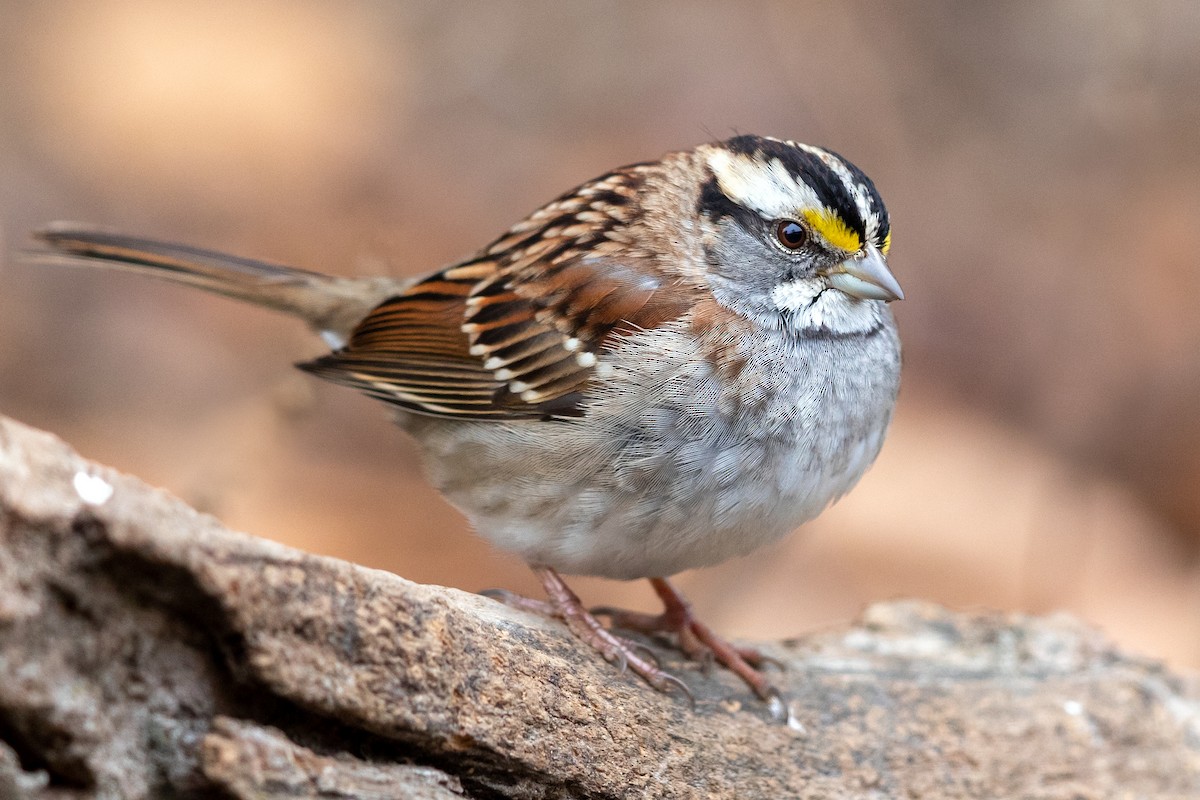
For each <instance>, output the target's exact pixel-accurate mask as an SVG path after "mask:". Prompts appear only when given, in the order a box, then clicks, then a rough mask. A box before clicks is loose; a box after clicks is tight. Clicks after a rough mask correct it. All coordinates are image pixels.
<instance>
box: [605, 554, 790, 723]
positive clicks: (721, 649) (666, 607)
mask: <svg viewBox="0 0 1200 800" xmlns="http://www.w3.org/2000/svg"><path fill="white" fill-rule="evenodd" d="M649 580H650V585H651V586H653V587H654V592H655V593H656V594H657V595H658V597H659V599H660V600H662V602H663V612H662V613H661V614H657V615H651V614H639V613H637V612H634V611H622V610H619V609H611V608H597V609H594V610H593V613H595V614H601V615H603V616H606V617H608V618H609V620H610V621H611V622H612V624H613V627H616V628H625V629H626V630H633V631H639V632H641V633H673V634H675V635H676V636H677V637H678V640H679V649H680V650H682V651H683V652H684V653H685V654H687V656H688V657H689V658H692V659H695V660H697V661H711V660H716V661H717V662H718V663H720V664H722V665H723V666H725V667H726V668H727V669H729V670H730V671H731V672H733V673H734V674H736V675H737V676H738V677H739V678H741V679H742V680H743V681H745V682H746V685H748V686H749V687H750V688H751V689H752V690H753V691H754V693H755V694H756V695H758V696H759V697H760V698H762V699H763V700H768V701H774V700H777V699H778V698H779V697H780V694H779V691H778V690H777V689H776V688H775V687H774V686H772V685H771V683H770V681H768V680H767V678H766V676H765V675H763V674H762V673H761V672H760V671H759V670H758V668H759V667H761V666H762V665H763V664H765V663H767V662H769V661H770V660H771V659H769V658H767V657H766V656H764V655H763V654H762V653H760V652H759V651H757V650H753V649H750V648H743V647H735V646H734V645H732V644H730V643H729V642H728V641H726V640H725V639H723V638H721V637H720V636H718V635H717V634H716V633H715V632H714V631H713V630H712V628H710V627H708V626H707V625H705V624H704V623H703V622H701V621H700V620H698V619H696V616H695V614H693V613H692V605H691V603H689V602H688V601H687V599H686V598H684V596H683V595H681V594H680V593H679V592H678V590H676V589H675V587H674V586H672V585H671V584H670V582H668V581H667V579H666V578H650V579H649Z"/></svg>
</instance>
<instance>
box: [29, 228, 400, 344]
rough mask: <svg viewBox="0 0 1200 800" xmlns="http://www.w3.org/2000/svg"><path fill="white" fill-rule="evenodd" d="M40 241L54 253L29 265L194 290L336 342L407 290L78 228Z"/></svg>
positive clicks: (43, 235) (49, 233) (41, 254)
mask: <svg viewBox="0 0 1200 800" xmlns="http://www.w3.org/2000/svg"><path fill="white" fill-rule="evenodd" d="M34 236H35V237H36V238H38V239H40V240H41V241H43V242H45V243H46V244H47V245H49V246H50V248H51V249H49V250H38V251H30V252H28V253H26V258H27V259H28V260H30V261H33V262H39V263H49V264H66V265H72V266H88V267H106V268H109V269H120V270H127V271H129V272H137V273H141V274H144V275H150V276H152V277H155V278H162V279H164V280H169V281H174V282H176V283H182V284H185V285H188V286H195V287H197V288H200V289H204V290H206V291H209V292H215V293H216V294H221V295H225V296H226V297H233V298H236V299H238V300H245V301H247V302H250V303H254V304H256V305H260V306H266V307H268V308H273V309H276V310H279V311H284V312H287V313H289V314H292V315H294V316H297V317H299V318H301V319H302V320H304V321H305V322H307V323H308V324H309V326H310V327H312V328H313V329H314V330H316V331H318V332H320V333H322V334H324V335H326V336H327V338H328V337H329V336H330V335H331V336H332V337H333V338H334V339H335V340H337V339H342V340H344V339H345V338H346V337H347V336H348V335H349V333H350V331H351V330H352V329H353V328H354V326H355V325H356V324H358V322H359V321H360V320H361V319H362V318H363V317H365V316H366V315H367V313H368V312H370V311H371V309H373V308H374V307H375V306H377V305H378V304H379V303H381V302H382V301H384V300H386V299H387V298H388V297H389V296H391V295H393V294H396V293H397V292H399V291H400V289H401V288H403V286H404V283H403V282H401V281H399V280H396V279H393V278H360V279H351V278H338V277H333V276H330V275H322V274H321V273H319V272H309V271H308V270H302V269H296V268H294V267H285V266H283V265H281V264H271V263H268V262H265V261H255V260H253V259H249V258H239V257H238V256H231V255H226V254H224V253H218V252H215V251H212V250H202V249H200V248H197V247H190V246H188V245H183V244H175V243H172V242H162V241H156V240H154V239H142V238H139V237H135V236H125V235H123V234H119V233H111V232H109V231H104V230H98V229H96V228H91V227H88V226H85V225H80V224H77V223H71V222H55V223H51V224H50V225H48V226H46V227H45V228H43V229H42V230H39V231H36V232H35V233H34Z"/></svg>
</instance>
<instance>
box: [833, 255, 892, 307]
mask: <svg viewBox="0 0 1200 800" xmlns="http://www.w3.org/2000/svg"><path fill="white" fill-rule="evenodd" d="M825 275H826V277H827V278H828V279H829V285H830V286H832V287H833V288H835V289H841V290H842V291H843V292H845V293H846V294H848V295H850V296H851V297H857V298H858V299H860V300H886V301H887V302H889V303H890V302H891V301H893V300H903V299H904V290H903V289H901V288H900V284H899V283H898V282H897V281H896V278H895V276H894V275H892V272H891V270H889V269H888V266H887V261H886V260H884V257H883V253H881V252H879V248H878V247H876V246H875V245H873V244H869V245H867V246H866V248H864V249H863V250H862V252H860V253H858V254H856V255H854V256H853V257H851V258H847V259H846V260H845V261H843V262H842V263H840V264H838V265H837V266H836V267H834V268H833V269H831V270H829V271H828V272H827V273H825Z"/></svg>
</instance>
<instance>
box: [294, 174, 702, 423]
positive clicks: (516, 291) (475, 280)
mask: <svg viewBox="0 0 1200 800" xmlns="http://www.w3.org/2000/svg"><path fill="white" fill-rule="evenodd" d="M640 180H641V177H640V174H639V173H638V172H637V170H636V169H635V170H629V171H628V172H624V173H622V172H618V173H613V174H610V175H607V176H604V177H602V178H600V179H597V181H594V182H593V183H591V184H588V185H585V186H584V187H581V188H580V189H579V190H577V191H576V192H575V193H574V194H570V195H564V196H563V197H561V198H559V199H558V200H556V201H554V202H553V203H551V204H549V205H548V206H546V207H544V208H542V209H540V210H539V211H537V212H535V213H534V214H533V215H531V216H530V217H529V219H527V220H525V221H524V222H522V223H519V224H518V225H516V226H514V228H512V229H511V230H510V231H509V232H508V233H507V234H505V235H504V236H502V237H501V238H500V239H498V240H497V241H496V242H495V243H493V244H492V245H491V246H490V247H488V248H486V249H485V250H484V251H483V255H481V256H480V257H479V258H477V259H474V260H471V261H468V262H465V263H463V264H459V265H456V266H453V267H449V268H447V269H445V270H442V271H441V272H439V273H436V274H434V275H431V276H430V277H428V278H426V279H425V280H423V281H421V282H419V283H416V284H414V285H413V286H411V287H409V288H408V289H406V290H405V291H404V292H402V293H401V294H399V295H397V296H396V297H393V298H391V299H389V300H387V301H386V302H384V303H382V304H381V305H380V306H378V307H377V308H376V309H375V310H374V311H372V312H371V313H370V314H368V315H367V317H366V318H365V319H363V321H362V322H361V323H360V324H359V325H358V327H357V328H356V329H355V331H354V333H353V334H352V336H351V338H350V341H349V343H348V344H347V346H346V347H345V348H343V349H342V350H339V351H338V352H335V353H331V354H329V355H328V356H325V357H323V358H319V359H316V360H315V361H312V362H309V363H307V364H303V365H301V367H302V368H303V369H306V370H308V371H309V372H313V373H315V374H318V375H320V376H321V377H324V378H327V379H329V380H332V381H334V382H337V383H341V384H346V385H349V386H353V387H355V388H358V389H360V390H362V391H363V392H365V393H367V394H369V395H371V396H373V397H377V398H379V399H381V400H385V401H387V402H390V403H394V404H397V405H400V406H402V407H404V408H407V409H409V410H412V411H416V412H419V413H423V414H432V415H436V416H448V417H455V418H459V419H493V420H494V419H538V418H545V417H547V416H555V415H578V414H580V413H582V408H581V402H582V397H583V390H584V388H585V386H586V384H587V382H588V381H589V380H590V379H591V378H592V376H593V374H594V372H595V370H596V366H597V363H598V360H597V359H598V357H599V356H600V355H601V354H602V353H603V351H604V348H605V344H606V341H607V340H608V338H609V337H610V336H612V335H613V334H614V333H615V332H618V331H621V330H638V329H647V328H653V327H655V326H657V325H660V324H662V323H663V322H664V321H666V320H668V319H674V318H676V317H678V316H680V315H681V314H683V313H684V312H685V311H686V310H687V308H688V307H690V306H691V305H692V303H693V302H694V301H695V297H694V295H693V294H691V293H689V292H687V291H680V289H679V287H678V286H672V287H671V290H670V291H664V288H665V287H664V284H663V281H664V280H665V279H664V278H663V276H662V275H661V273H660V272H659V271H658V270H657V269H656V266H655V264H654V261H653V259H652V258H651V257H650V256H648V255H646V254H640V253H638V252H636V251H633V250H631V249H629V248H613V247H603V246H597V244H598V243H599V242H603V241H604V237H605V234H606V232H607V231H608V230H611V229H612V228H614V227H618V226H620V225H623V224H624V223H625V222H626V217H627V216H628V215H627V214H626V213H625V209H624V204H625V203H626V202H627V201H628V200H629V199H630V198H631V197H633V196H634V189H635V188H636V184H637V183H638V182H640Z"/></svg>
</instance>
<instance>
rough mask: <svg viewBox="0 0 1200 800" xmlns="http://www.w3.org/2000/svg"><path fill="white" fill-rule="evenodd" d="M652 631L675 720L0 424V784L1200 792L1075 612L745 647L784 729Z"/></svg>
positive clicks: (1132, 680) (406, 585) (1153, 691)
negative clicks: (765, 666) (757, 659)
mask: <svg viewBox="0 0 1200 800" xmlns="http://www.w3.org/2000/svg"><path fill="white" fill-rule="evenodd" d="M781 613H786V612H785V611H784V612H781ZM648 644H649V645H650V646H651V647H653V648H654V649H655V652H656V653H657V654H658V655H659V657H660V658H661V659H662V660H663V662H664V663H665V664H666V665H667V666H668V667H670V668H671V669H672V670H673V671H674V672H675V674H677V675H678V676H679V677H681V678H682V679H683V680H684V681H685V682H686V683H687V685H688V687H689V688H690V689H691V691H692V692H693V694H694V695H695V698H696V703H695V707H694V708H693V707H692V706H691V705H689V703H688V702H687V701H686V699H684V698H682V697H680V696H678V695H663V694H658V693H656V692H654V691H652V690H650V689H649V688H648V687H647V686H645V685H644V684H642V683H641V682H640V681H638V680H636V679H634V678H632V677H630V676H627V675H621V674H619V673H618V672H617V671H616V669H615V668H614V667H613V666H611V665H609V664H607V663H605V662H604V661H602V660H601V659H599V658H598V657H597V656H596V655H595V654H594V653H592V652H591V651H590V650H588V649H587V648H586V647H584V646H582V645H581V644H579V643H578V642H576V641H575V640H574V639H573V638H571V637H570V636H569V635H568V634H567V632H566V630H565V628H564V627H563V626H562V625H560V624H559V623H557V622H555V621H552V620H547V619H543V618H540V617H537V616H535V615H531V614H528V613H525V612H522V611H518V610H515V609H512V608H509V607H507V606H503V605H500V604H498V603H496V602H494V601H492V600H488V599H486V598H483V597H480V596H477V595H472V594H467V593H465V592H461V591H457V590H455V589H447V588H443V587H437V586H423V585H419V584H414V583H411V582H408V581H405V580H404V579H402V578H399V577H397V576H395V575H392V574H389V573H385V572H380V571H376V570H369V569H364V568H361V567H357V566H355V565H353V564H348V563H345V562H342V561H337V560H334V559H329V558H321V557H317V556H311V555H307V554H305V553H302V552H299V551H296V550H293V549H290V548H287V547H283V546H281V545H278V544H275V543H272V542H268V541H264V540H262V539H257V538H254V537H250V536H246V535H243V534H239V533H234V532H232V531H229V530H226V529H224V528H223V527H222V526H221V525H220V523H219V522H217V521H216V520H215V519H213V518H211V517H208V516H205V515H203V514H200V513H198V512H196V511H193V510H192V509H190V508H188V507H187V506H185V505H184V504H182V503H181V502H179V501H178V500H176V499H174V498H172V497H170V496H168V495H167V494H165V493H163V492H161V491H157V490H154V489H151V488H149V487H147V486H145V485H143V484H142V483H140V482H139V481H137V480H136V479H134V478H130V477H127V476H124V475H120V474H118V473H116V472H115V471H113V470H111V469H107V468H105V467H102V466H98V465H95V464H92V463H89V462H87V461H85V460H84V459H82V458H80V457H79V456H77V455H76V454H74V453H73V452H72V451H71V450H70V449H69V448H68V447H67V446H66V445H64V444H63V443H62V442H60V441H59V440H57V439H55V438H54V437H53V436H50V435H49V434H45V433H41V432H38V431H34V430H32V429H30V428H27V427H24V426H22V425H20V424H18V423H15V422H12V421H9V420H5V419H0V797H9V796H29V797H35V798H41V797H45V798H51V797H53V798H61V797H72V798H73V797H79V798H90V797H126V798H148V797H161V796H164V795H177V794H184V795H187V794H195V795H202V794H203V795H207V794H212V793H214V792H218V791H219V792H223V793H224V794H225V795H227V796H233V797H239V798H250V797H273V798H285V797H286V798H291V797H338V798H381V797H416V798H450V797H468V798H472V797H474V798H559V797H563V798H565V797H586V798H622V797H638V796H646V797H662V798H676V797H679V798H683V797H706V798H719V797H731V798H732V797H737V798H743V799H744V798H760V797H761V798H780V797H808V798H818V797H879V798H883V797H922V798H951V797H953V798H962V797H989V798H994V797H1038V798H1092V797H1095V798H1100V797H1113V796H1116V795H1126V796H1148V795H1157V796H1196V795H1198V794H1200V700H1198V698H1200V684H1198V682H1197V680H1196V678H1195V677H1187V678H1185V677H1182V676H1178V675H1173V674H1171V673H1169V672H1168V671H1166V670H1165V669H1163V668H1162V667H1160V666H1158V665H1155V664H1153V663H1148V662H1146V661H1143V660H1139V659H1137V658H1134V657H1131V656H1128V655H1125V654H1123V653H1121V652H1118V651H1117V650H1116V649H1115V648H1113V647H1112V646H1111V645H1110V644H1108V643H1107V642H1106V641H1105V640H1104V639H1103V638H1101V637H1100V636H1099V635H1098V634H1096V633H1095V632H1093V631H1091V630H1089V629H1087V628H1086V627H1084V626H1082V625H1081V624H1079V623H1077V622H1075V621H1074V620H1072V619H1070V618H1068V617H1065V616H1052V617H1047V618H1031V617H1024V616H1018V615H1003V614H985V613H972V614H963V613H952V612H950V611H947V610H945V609H941V608H938V607H935V606H932V605H929V604H923V603H917V602H897V603H888V604H883V605H878V606H875V607H873V608H871V609H869V610H868V611H867V612H866V613H865V614H864V616H863V617H862V619H860V620H859V621H858V622H857V623H855V624H854V625H851V626H849V627H847V628H845V629H842V630H835V631H828V632H824V633H820V634H816V635H810V636H805V637H802V638H799V639H796V640H793V641H789V642H784V643H778V644H766V645H762V647H763V649H764V650H766V651H767V653H768V654H769V655H771V656H773V657H774V658H777V659H778V660H779V661H780V662H781V663H782V665H783V666H784V671H783V672H782V673H781V674H780V675H779V676H778V677H777V682H778V684H779V685H780V688H782V689H783V690H784V691H785V693H786V694H787V695H788V697H789V698H790V712H791V716H792V720H791V722H790V723H789V724H780V723H777V722H774V721H772V720H771V718H770V715H769V714H768V712H767V709H766V708H765V707H764V706H763V705H762V704H761V703H759V702H758V701H757V700H755V699H754V698H753V697H752V696H751V695H750V694H749V693H748V692H747V690H746V689H745V687H744V686H742V685H741V684H740V683H739V682H737V681H736V680H735V679H733V678H732V677H731V676H729V675H727V674H725V673H724V672H720V671H715V672H713V673H712V674H710V675H705V674H703V673H702V672H701V671H699V670H698V669H696V668H695V667H694V666H693V665H691V664H687V663H684V662H682V661H681V660H680V659H679V658H678V657H677V655H676V654H675V653H674V651H672V650H669V649H667V648H664V647H663V646H662V645H661V644H660V643H655V642H648Z"/></svg>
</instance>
